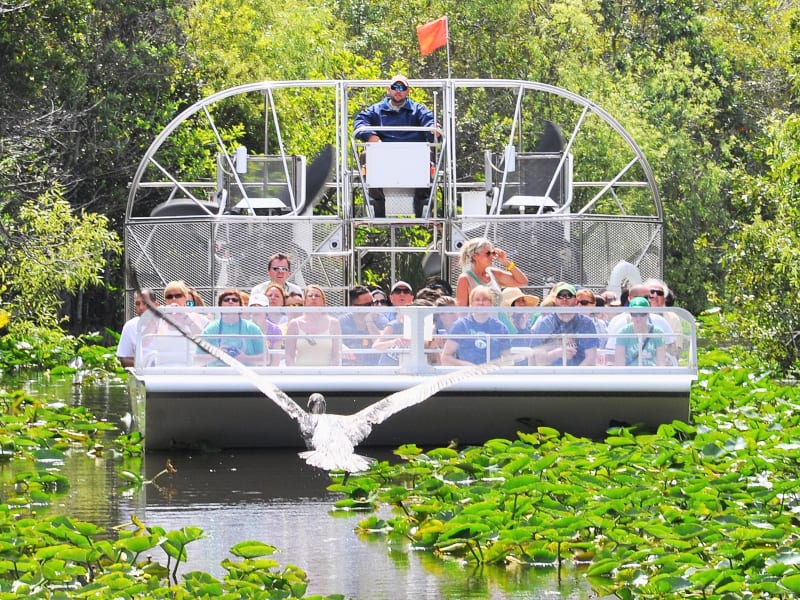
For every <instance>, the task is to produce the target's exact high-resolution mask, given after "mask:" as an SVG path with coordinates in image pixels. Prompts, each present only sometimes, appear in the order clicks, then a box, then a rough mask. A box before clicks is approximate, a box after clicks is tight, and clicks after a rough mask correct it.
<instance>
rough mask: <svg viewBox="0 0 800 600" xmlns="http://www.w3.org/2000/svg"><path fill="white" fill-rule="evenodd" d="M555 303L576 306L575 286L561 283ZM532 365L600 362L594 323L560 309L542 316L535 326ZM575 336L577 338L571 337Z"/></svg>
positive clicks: (562, 305)
mask: <svg viewBox="0 0 800 600" xmlns="http://www.w3.org/2000/svg"><path fill="white" fill-rule="evenodd" d="M554 294H555V301H556V306H557V307H559V308H568V307H573V306H575V305H576V304H577V303H578V300H577V290H576V289H575V286H574V285H571V284H569V283H562V284H560V285H558V286H557V287H555V288H554ZM532 331H533V334H534V335H537V336H545V335H546V336H549V337H546V338H545V337H540V338H536V337H534V339H533V341H532V345H533V347H534V350H533V354H532V355H531V358H530V360H529V364H532V365H569V366H576V365H580V366H594V365H595V364H596V361H597V346H598V340H597V338H596V337H594V335H595V334H597V329H596V328H595V325H594V322H593V321H592V320H591V319H590V318H589V317H587V316H586V315H581V314H578V313H575V312H571V311H559V312H554V313H549V314H546V315H542V316H541V317H539V318H538V319H537V320H536V323H534V325H533V330H532ZM571 335H575V336H576V337H568V336H571Z"/></svg>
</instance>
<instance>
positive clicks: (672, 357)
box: [643, 278, 683, 364]
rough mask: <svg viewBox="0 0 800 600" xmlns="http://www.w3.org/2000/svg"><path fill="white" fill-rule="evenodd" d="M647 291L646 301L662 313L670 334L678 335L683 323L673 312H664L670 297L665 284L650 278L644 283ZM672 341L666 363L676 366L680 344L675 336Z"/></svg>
mask: <svg viewBox="0 0 800 600" xmlns="http://www.w3.org/2000/svg"><path fill="white" fill-rule="evenodd" d="M643 285H645V286H647V288H648V290H649V296H648V297H647V301H648V302H650V306H652V307H653V308H658V309H661V310H662V311H663V312H661V313H659V314H660V315H661V316H662V317H664V319H665V320H666V321H667V323H669V327H670V329H671V330H672V333H676V334H679V333H681V332H682V331H683V323H682V322H681V318H680V317H679V316H678V315H676V314H675V313H674V312H671V311H669V310H666V308H667V298H669V297H670V296H671V292H670V289H669V288H668V287H667V284H666V283H664V282H663V281H661V280H660V279H655V278H651V279H648V280H646V281H645V282H644V284H643ZM672 339H673V341H672V342H671V343H669V344H667V361H668V362H672V363H674V364H677V358H676V357H677V356H678V355H679V354H680V351H681V347H682V343H681V338H678V337H677V336H675V337H673V338H672Z"/></svg>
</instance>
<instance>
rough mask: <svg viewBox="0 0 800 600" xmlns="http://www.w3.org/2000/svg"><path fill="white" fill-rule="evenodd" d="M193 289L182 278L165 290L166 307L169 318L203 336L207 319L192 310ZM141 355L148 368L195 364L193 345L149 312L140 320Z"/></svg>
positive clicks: (169, 284) (171, 282) (172, 282)
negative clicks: (201, 333) (193, 360)
mask: <svg viewBox="0 0 800 600" xmlns="http://www.w3.org/2000/svg"><path fill="white" fill-rule="evenodd" d="M192 300H193V296H192V289H191V288H190V287H189V285H187V283H186V282H185V281H183V280H182V279H180V280H176V281H170V282H169V283H167V285H166V286H165V287H164V307H165V308H166V309H168V310H167V312H169V313H170V316H171V317H172V318H173V319H174V320H175V321H176V322H177V323H178V324H179V325H180V326H181V327H183V328H184V329H186V330H188V331H190V332H191V333H200V332H202V331H203V329H204V328H205V326H206V325H207V324H208V318H207V317H206V316H205V315H204V314H203V313H201V312H197V311H195V310H194V309H193V308H192V307H193V306H194V304H193V303H192ZM139 337H140V339H141V345H142V350H141V352H142V356H143V357H144V364H145V365H147V366H164V365H172V366H187V365H189V364H191V362H192V354H193V353H192V350H191V344H190V343H189V341H188V340H186V339H185V338H184V337H183V336H182V335H180V334H179V333H178V332H177V331H176V330H175V328H174V327H172V325H170V324H169V323H167V322H166V321H165V320H163V319H160V318H158V317H157V316H155V315H154V314H153V312H152V311H146V312H145V313H143V314H142V317H141V319H140V320H139Z"/></svg>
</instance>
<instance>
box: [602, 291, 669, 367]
mask: <svg viewBox="0 0 800 600" xmlns="http://www.w3.org/2000/svg"><path fill="white" fill-rule="evenodd" d="M629 306H630V307H631V308H649V307H650V303H649V302H648V301H647V299H646V298H642V297H635V298H634V299H633V300H631V303H630V305H629ZM630 314H631V322H630V323H628V324H627V325H625V326H624V327H623V328H622V329H620V331H619V334H620V335H619V337H618V338H617V347H616V350H615V356H614V364H615V365H626V366H631V365H638V366H642V367H652V366H659V367H663V366H664V365H666V364H667V351H666V347H665V345H664V336H663V335H662V334H663V333H664V332H663V331H662V330H661V329H659V328H658V327H656V326H655V325H653V322H652V321H651V320H650V318H649V317H648V314H647V313H646V312H641V311H635V310H634V311H631V313H630ZM634 333H635V334H637V335H636V336H635V337H628V336H626V335H625V334H634Z"/></svg>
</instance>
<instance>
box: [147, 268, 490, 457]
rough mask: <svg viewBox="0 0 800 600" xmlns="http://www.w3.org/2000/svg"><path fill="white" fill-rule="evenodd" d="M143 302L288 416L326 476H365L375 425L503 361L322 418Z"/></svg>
mask: <svg viewBox="0 0 800 600" xmlns="http://www.w3.org/2000/svg"><path fill="white" fill-rule="evenodd" d="M131 274H132V278H133V281H134V284H135V287H136V288H137V289H138V288H139V285H138V282H137V279H136V273H135V271H134V270H133V269H131ZM142 298H143V299H144V300H145V302H146V304H147V306H148V308H149V309H150V310H151V311H153V314H155V315H156V316H158V317H159V318H161V319H164V320H165V321H166V322H167V323H169V324H170V325H171V326H172V327H174V328H175V329H177V330H178V331H179V332H180V333H181V335H183V336H184V337H185V338H187V339H188V340H189V341H191V342H192V343H194V344H195V345H197V346H198V347H200V348H202V349H203V350H205V351H206V352H208V353H209V354H211V355H212V356H213V357H214V358H216V359H218V360H220V361H222V362H223V363H225V364H226V365H228V366H229V367H232V368H234V369H235V370H236V371H237V372H238V373H239V374H240V375H241V376H242V377H244V378H245V379H247V380H248V381H249V382H250V383H252V384H253V385H254V386H256V388H258V389H259V390H260V391H261V392H262V393H263V394H264V395H265V396H266V397H267V398H269V399H270V400H272V401H273V402H274V403H275V404H277V405H278V406H280V407H281V408H282V409H283V411H284V412H285V413H286V414H287V415H289V416H290V417H291V418H293V419H294V420H295V421H297V423H298V425H299V426H300V435H301V436H302V437H303V440H304V441H305V443H306V446H307V447H308V448H309V450H307V451H306V452H301V453H300V456H301V457H302V458H304V459H305V461H306V462H307V463H308V464H309V465H312V466H314V467H318V468H320V469H324V470H326V471H346V472H348V473H358V472H360V471H365V470H366V469H368V468H369V466H370V464H371V463H372V462H373V460H372V459H370V458H368V457H365V456H361V455H358V454H356V453H355V447H356V446H357V445H358V444H359V443H361V442H362V441H363V440H364V439H366V437H367V436H368V435H369V434H370V432H371V431H372V427H373V426H374V425H378V424H379V423H383V422H384V421H385V420H386V419H388V418H389V417H391V416H392V415H394V414H395V413H398V412H400V411H401V410H403V409H406V408H408V407H410V406H414V405H415V404H419V403H420V402H423V401H425V400H427V399H428V398H430V397H431V396H433V395H434V394H436V393H437V392H439V391H441V390H443V389H445V388H447V387H450V386H452V385H454V384H456V383H458V382H459V381H463V380H465V379H469V378H470V377H475V376H477V375H481V374H483V373H488V372H489V371H492V370H494V369H498V368H500V366H501V365H502V364H504V363H505V362H506V361H504V360H502V359H501V360H498V361H492V362H487V363H484V364H481V365H475V366H473V367H465V368H462V369H459V370H457V371H451V372H449V373H446V374H444V375H440V376H437V377H432V378H430V379H428V380H427V381H424V382H423V383H420V384H418V385H415V386H413V387H410V388H408V389H405V390H401V391H399V392H395V393H394V394H391V395H389V396H387V397H386V398H384V399H383V400H379V401H378V402H376V403H374V404H372V405H370V406H368V407H366V408H364V409H362V410H360V411H358V412H357V413H355V414H352V415H337V414H329V413H326V412H325V409H326V405H325V398H324V397H323V396H322V394H311V396H310V397H309V399H308V409H309V410H308V411H306V410H303V408H302V407H301V406H300V405H299V404H297V402H295V401H294V400H292V398H291V397H289V395H287V394H286V393H285V392H284V391H283V390H281V389H280V388H279V387H278V386H276V385H274V384H273V383H271V382H270V381H268V380H267V378H266V377H263V376H262V375H260V374H258V373H257V372H255V371H254V370H252V369H251V368H249V367H247V366H245V365H243V364H242V363H240V362H239V361H238V360H236V359H235V358H233V357H232V356H230V355H229V354H228V353H227V352H225V351H223V350H221V349H220V348H217V347H216V346H213V345H211V344H209V343H208V342H207V341H205V340H203V339H202V338H200V337H199V336H198V335H195V334H193V333H191V332H189V331H187V330H185V329H184V328H183V327H181V326H180V324H178V323H177V322H176V321H175V320H174V319H172V318H170V317H169V316H168V315H166V314H164V313H163V312H162V311H161V310H159V308H158V307H157V306H155V305H154V304H153V303H152V301H151V300H150V299H149V298H148V297H147V296H146V295H143V296H142Z"/></svg>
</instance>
